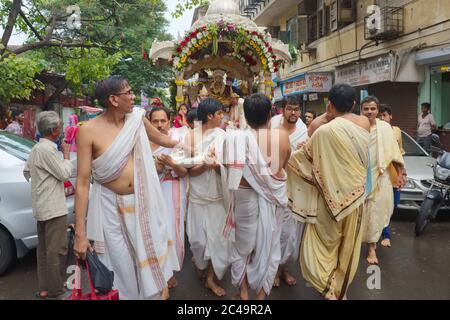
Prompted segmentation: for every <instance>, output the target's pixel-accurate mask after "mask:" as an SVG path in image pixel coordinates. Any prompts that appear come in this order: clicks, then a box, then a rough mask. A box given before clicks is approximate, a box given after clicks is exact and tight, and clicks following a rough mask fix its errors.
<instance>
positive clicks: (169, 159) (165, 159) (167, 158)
mask: <svg viewBox="0 0 450 320" xmlns="http://www.w3.org/2000/svg"><path fill="white" fill-rule="evenodd" d="M157 159H158V161H160V162H161V163H162V164H164V165H165V166H168V167H171V168H173V166H174V165H175V163H174V162H173V159H172V157H171V156H169V155H167V154H161V155H159V156H158V157H157Z"/></svg>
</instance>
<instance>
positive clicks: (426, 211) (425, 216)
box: [415, 198, 441, 237]
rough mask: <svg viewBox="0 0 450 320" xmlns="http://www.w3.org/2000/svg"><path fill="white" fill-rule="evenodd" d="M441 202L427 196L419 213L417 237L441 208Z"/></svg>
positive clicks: (416, 228)
mask: <svg viewBox="0 0 450 320" xmlns="http://www.w3.org/2000/svg"><path fill="white" fill-rule="evenodd" d="M440 207H441V204H440V202H439V201H436V200H432V199H428V198H426V199H425V200H424V201H423V203H422V205H421V206H420V210H419V215H418V216H417V220H416V227H415V233H416V237H418V236H420V235H421V234H422V233H423V231H424V230H425V228H426V226H427V225H428V222H430V220H431V218H432V217H433V216H434V215H435V213H436V212H437V211H438V210H439V208H440Z"/></svg>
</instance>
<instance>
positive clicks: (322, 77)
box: [281, 72, 333, 115]
mask: <svg viewBox="0 0 450 320" xmlns="http://www.w3.org/2000/svg"><path fill="white" fill-rule="evenodd" d="M332 85H333V74H332V73H330V72H315V73H304V74H301V75H298V76H295V77H293V78H290V79H287V80H283V81H281V94H282V96H283V97H287V96H298V99H299V101H301V102H302V115H304V113H305V111H314V112H315V113H316V114H320V113H323V112H325V108H326V103H327V101H328V91H330V89H331V87H332Z"/></svg>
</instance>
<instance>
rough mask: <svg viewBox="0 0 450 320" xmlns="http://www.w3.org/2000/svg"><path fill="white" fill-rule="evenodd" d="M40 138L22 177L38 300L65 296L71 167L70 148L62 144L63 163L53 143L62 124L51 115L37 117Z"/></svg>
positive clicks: (44, 114) (56, 117) (55, 115)
mask: <svg viewBox="0 0 450 320" xmlns="http://www.w3.org/2000/svg"><path fill="white" fill-rule="evenodd" d="M36 124H37V128H38V131H39V133H40V135H41V137H42V138H41V139H40V140H39V142H38V143H37V144H36V145H35V146H34V147H33V149H32V150H31V152H30V156H29V157H28V161H27V163H26V166H25V169H24V171H23V174H24V176H25V178H26V179H27V181H30V178H31V198H32V208H33V214H34V216H35V218H36V220H37V233H38V246H37V269H38V285H39V291H38V292H37V293H36V296H37V297H38V298H47V297H49V298H60V297H62V294H63V293H64V285H63V283H64V273H65V267H66V265H65V262H66V255H67V234H66V230H67V205H66V197H65V193H64V181H65V180H67V179H68V178H69V177H70V173H71V171H72V164H71V162H70V160H69V158H70V153H69V145H68V144H67V143H65V142H61V150H62V152H63V154H64V159H62V158H61V155H60V153H59V152H58V149H57V146H56V143H55V141H56V140H58V139H59V137H60V136H61V132H62V125H63V123H62V121H61V119H60V118H59V116H58V114H57V113H56V112H54V111H43V112H41V113H40V114H39V115H38V117H37V121H36Z"/></svg>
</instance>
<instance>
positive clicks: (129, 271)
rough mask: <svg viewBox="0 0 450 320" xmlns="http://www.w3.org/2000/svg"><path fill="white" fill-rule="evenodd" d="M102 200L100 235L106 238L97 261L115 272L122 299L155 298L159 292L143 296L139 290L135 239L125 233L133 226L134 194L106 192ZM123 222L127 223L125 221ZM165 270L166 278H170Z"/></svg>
mask: <svg viewBox="0 0 450 320" xmlns="http://www.w3.org/2000/svg"><path fill="white" fill-rule="evenodd" d="M104 194H105V195H107V196H106V197H104V199H103V204H104V205H105V211H104V213H105V214H104V215H103V234H104V239H105V250H104V253H98V254H97V255H98V257H99V259H100V261H101V262H102V263H103V264H104V265H105V266H106V267H107V268H108V269H110V270H113V271H114V288H117V289H119V298H120V299H121V300H137V299H158V298H159V297H160V295H159V293H156V294H155V295H153V296H148V297H145V296H144V295H143V291H142V290H140V288H139V280H138V279H139V274H138V272H137V266H136V263H135V259H134V258H133V257H134V256H135V253H134V249H133V248H134V247H135V246H134V245H133V243H135V242H136V237H133V233H130V232H129V231H128V230H127V226H128V227H129V228H133V224H135V223H136V222H135V219H136V216H135V212H134V194H130V195H124V196H122V195H116V194H115V193H114V192H112V191H111V190H109V189H106V188H105V190H104ZM125 221H126V222H125ZM170 274H171V270H166V275H165V276H170Z"/></svg>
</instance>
